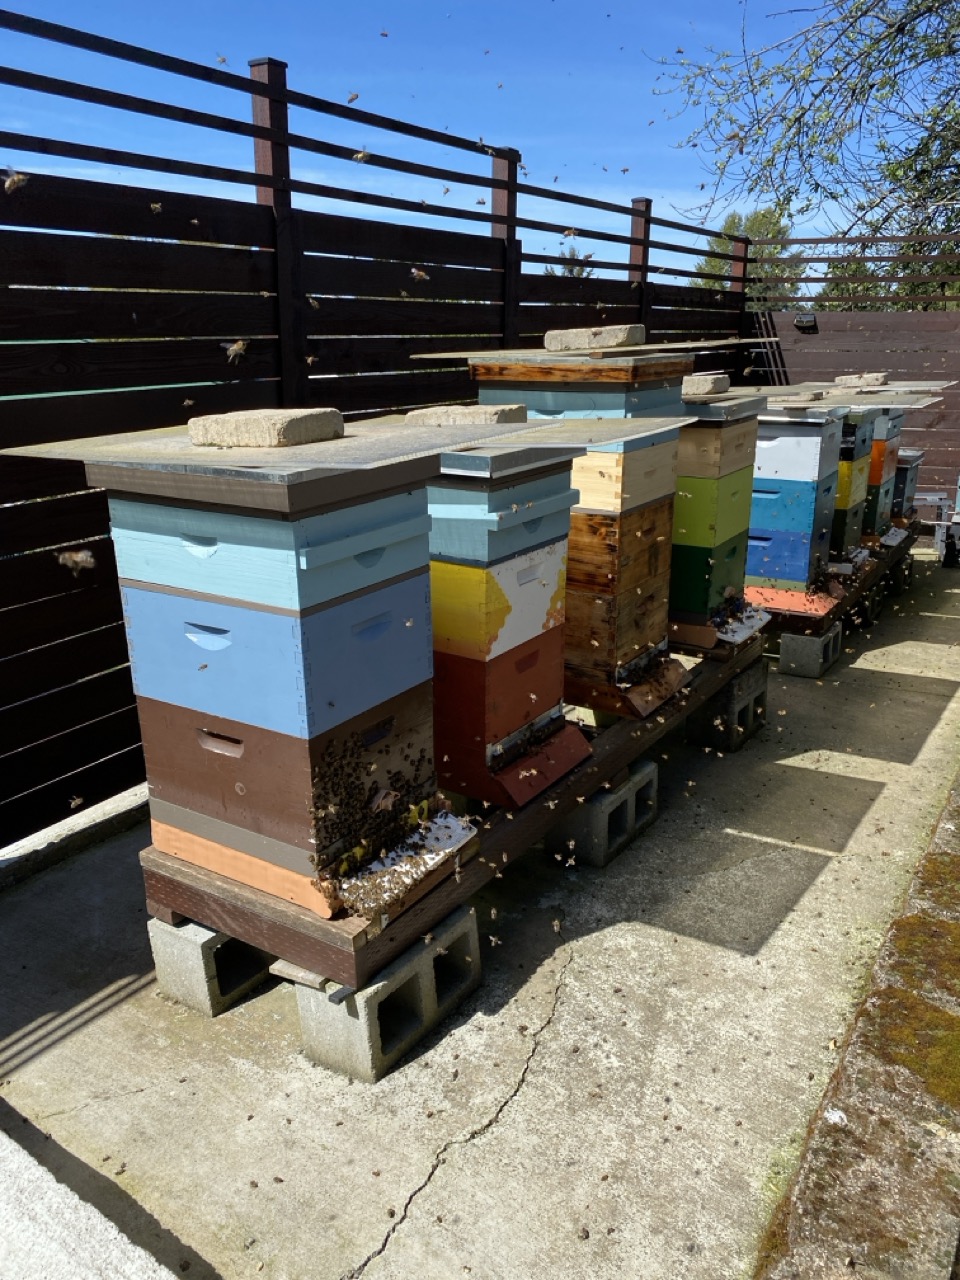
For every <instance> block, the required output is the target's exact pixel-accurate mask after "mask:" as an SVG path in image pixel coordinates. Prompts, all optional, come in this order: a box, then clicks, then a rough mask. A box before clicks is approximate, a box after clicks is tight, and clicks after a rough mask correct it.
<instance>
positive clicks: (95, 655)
mask: <svg viewBox="0 0 960 1280" xmlns="http://www.w3.org/2000/svg"><path fill="white" fill-rule="evenodd" d="M126 661H127V641H126V637H125V635H124V631H123V624H122V623H120V622H117V623H114V624H113V625H111V626H108V627H102V628H101V629H100V630H99V631H88V632H86V634H84V635H82V636H69V637H68V638H67V639H65V640H58V641H56V642H55V643H54V644H48V645H44V647H43V648H41V649H32V650H31V651H30V652H29V653H19V654H17V655H16V656H15V657H12V658H4V659H3V661H2V662H0V705H3V706H10V705H11V704H12V703H13V701H14V699H15V700H16V701H17V702H22V701H23V700H24V699H26V698H37V697H39V696H40V695H41V694H42V693H49V692H50V690H51V689H59V688H61V687H62V686H63V685H67V684H73V682H74V681H75V680H82V679H84V677H85V676H95V675H99V673H100V672H102V671H110V670H112V668H113V667H120V666H123V664H124V663H125V662H126Z"/></svg>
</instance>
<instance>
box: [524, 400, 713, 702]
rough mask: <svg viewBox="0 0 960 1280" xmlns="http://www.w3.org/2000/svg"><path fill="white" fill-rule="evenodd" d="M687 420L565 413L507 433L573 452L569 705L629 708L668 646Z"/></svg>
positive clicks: (538, 446)
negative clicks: (633, 692) (680, 447)
mask: <svg viewBox="0 0 960 1280" xmlns="http://www.w3.org/2000/svg"><path fill="white" fill-rule="evenodd" d="M690 420H691V419H689V418H688V419H681V418H679V417H664V418H659V417H652V416H651V417H647V418H645V419H643V420H640V419H636V420H631V421H629V422H625V421H624V420H623V418H613V419H609V420H607V419H596V418H588V419H576V418H565V419H563V420H562V421H558V422H556V423H552V424H549V425H548V424H543V425H541V424H539V423H533V424H531V426H530V428H529V429H527V430H526V431H523V432H522V433H518V434H515V435H513V436H511V441H510V442H511V445H512V446H513V447H517V448H524V449H527V448H529V449H531V450H536V449H539V450H543V449H545V448H555V447H564V448H568V449H574V450H577V451H578V454H579V456H577V457H576V458H575V459H574V462H573V476H572V484H573V487H574V489H575V490H576V491H577V492H578V493H579V501H578V502H577V504H576V506H574V508H573V511H572V513H571V519H570V554H569V561H568V565H567V591H566V629H565V637H564V639H565V666H566V678H565V686H564V687H565V697H566V699H567V701H568V702H572V703H575V704H576V705H578V706H583V707H591V708H593V709H596V710H605V711H615V712H620V713H623V714H635V713H636V708H634V707H633V704H631V703H630V694H629V693H627V694H626V695H624V690H625V689H627V687H628V686H629V685H631V683H634V682H635V681H637V680H638V679H640V678H641V677H642V675H643V673H644V671H645V669H646V668H647V667H648V666H649V665H650V662H651V659H652V658H654V657H655V656H656V655H658V654H660V653H662V652H663V651H664V650H665V649H666V648H667V605H668V598H669V585H670V553H671V530H672V526H673V503H674V490H675V486H676V473H677V442H678V438H679V432H680V424H681V422H682V421H690ZM665 696H666V695H665Z"/></svg>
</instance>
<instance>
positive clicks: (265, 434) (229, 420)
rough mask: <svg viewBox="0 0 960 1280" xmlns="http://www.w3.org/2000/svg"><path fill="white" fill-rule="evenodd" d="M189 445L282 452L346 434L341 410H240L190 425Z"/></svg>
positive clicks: (209, 417) (203, 418) (199, 420)
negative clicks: (292, 447)
mask: <svg viewBox="0 0 960 1280" xmlns="http://www.w3.org/2000/svg"><path fill="white" fill-rule="evenodd" d="M187 427H188V428H189V431H190V442H191V444H196V445H213V446H216V447H218V448H220V449H283V448H289V446H291V445H295V444H315V443H316V442H317V441H320V440H337V439H339V437H340V436H342V435H343V415H342V414H341V413H340V410H339V409H240V410H239V411H238V412H236V413H208V414H205V415H204V416H203V417H201V418H191V419H190V420H189V422H188V423H187Z"/></svg>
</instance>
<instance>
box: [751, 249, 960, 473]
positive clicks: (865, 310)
mask: <svg viewBox="0 0 960 1280" xmlns="http://www.w3.org/2000/svg"><path fill="white" fill-rule="evenodd" d="M761 246H763V247H765V249H766V251H767V252H769V251H770V250H771V249H773V250H777V251H781V252H782V253H783V254H785V255H786V254H789V255H792V256H793V258H794V261H793V263H792V265H791V267H790V269H789V277H790V278H789V281H788V282H785V281H784V279H783V274H784V272H783V268H782V267H776V268H769V267H764V265H763V263H762V261H761V262H758V261H757V259H756V258H754V259H753V260H752V262H751V270H750V274H749V277H748V287H749V288H750V289H751V290H753V291H757V292H762V290H763V289H764V287H768V288H770V289H771V291H772V292H773V295H774V300H773V301H771V308H772V309H771V311H770V312H769V313H768V314H767V315H766V316H764V317H758V323H760V324H764V325H765V326H766V329H767V331H768V332H770V333H772V334H775V335H776V336H777V337H778V338H779V350H778V351H774V352H772V353H771V356H772V357H774V358H772V360H771V365H770V373H769V380H770V381H771V382H781V381H790V382H802V381H805V380H807V379H826V380H828V381H832V380H833V379H834V378H835V377H836V376H837V375H838V374H842V373H859V372H861V371H863V372H871V373H872V372H878V371H881V370H886V371H888V372H889V373H890V375H891V377H892V378H901V379H919V380H923V379H932V378H943V379H950V378H960V234H958V236H957V237H951V236H947V235H942V234H941V235H934V236H930V237H929V238H927V239H925V240H918V239H916V238H915V237H907V236H887V237H878V236H816V237H812V238H810V239H789V240H783V241H765V240H757V241H755V242H754V250H753V252H754V253H756V249H757V248H759V247H761ZM798 312H803V313H806V315H807V316H809V315H811V314H812V315H813V317H814V322H813V327H812V328H809V327H808V328H803V329H801V328H798V327H797V326H796V325H795V323H794V317H795V316H796V315H797V313H798ZM810 323H811V322H810V321H809V320H807V324H808V325H809V324H810ZM940 394H942V400H941V401H940V403H939V404H937V405H936V406H934V407H933V408H931V409H922V410H913V411H911V412H910V413H908V414H907V419H906V422H907V425H906V428H905V431H904V435H903V443H904V445H906V446H908V447H913V448H921V449H925V450H926V459H925V461H924V465H923V467H922V468H921V471H920V487H921V488H923V489H928V490H946V491H947V492H948V493H949V494H950V495H951V497H952V495H953V494H954V493H955V491H956V488H957V477H958V473H960V386H958V387H954V388H950V389H948V390H946V391H944V392H942V393H940Z"/></svg>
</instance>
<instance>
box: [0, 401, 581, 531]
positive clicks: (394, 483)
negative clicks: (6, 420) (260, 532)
mask: <svg viewBox="0 0 960 1280" xmlns="http://www.w3.org/2000/svg"><path fill="white" fill-rule="evenodd" d="M518 425H519V426H521V427H523V426H524V425H525V424H522V423H521V424H517V423H500V424H496V425H491V424H490V423H481V424H472V425H462V426H444V427H417V426H408V425H407V424H406V423H405V421H404V419H403V418H402V417H400V416H398V415H397V416H394V417H393V418H391V419H387V420H384V419H382V418H375V419H369V420H367V421H363V422H353V423H348V424H347V427H346V431H345V434H344V435H343V437H342V438H340V439H337V440H325V441H322V442H319V443H317V444H308V445H294V446H292V447H289V448H281V449H246V448H237V449H219V448H211V447H205V446H200V447H198V446H196V445H194V444H191V442H190V437H189V434H188V431H187V428H186V426H178V427H165V428H162V429H160V430H156V431H137V432H127V433H124V434H122V435H105V436H94V437H89V438H84V439H79V440H64V441H54V442H52V443H49V444H38V445H26V446H22V447H20V448H16V449H10V450H4V451H3V452H6V453H10V454H14V455H20V456H27V457H34V458H54V459H67V460H70V461H79V462H83V463H84V464H85V465H86V467H87V479H88V481H89V483H90V484H93V485H97V486H99V487H102V488H105V489H109V490H111V491H114V492H133V493H142V494H150V495H154V496H157V497H166V498H170V499H178V498H179V499H183V500H188V501H194V502H201V503H210V504H212V505H217V504H220V505H233V506H241V507H252V508H255V509H261V510H264V511H271V512H275V513H277V514H281V515H284V514H286V515H294V514H301V513H303V512H304V511H306V510H313V509H317V508H318V507H322V506H335V505H338V504H340V503H344V502H351V501H357V500H358V499H362V498H363V497H365V496H367V495H369V496H373V495H375V494H376V493H378V492H382V491H386V490H390V489H395V488H399V487H402V486H403V485H407V484H421V483H423V482H424V481H425V480H427V479H429V478H430V477H432V476H436V475H438V474H439V473H440V457H441V454H442V453H444V452H445V451H452V450H456V449H461V448H467V447H470V446H471V445H481V444H483V443H485V442H486V443H491V442H496V443H501V442H502V440H503V437H506V436H509V435H510V434H511V433H512V432H514V431H515V430H516V429H517V426H518ZM560 443H564V442H560ZM566 456H572V455H571V454H569V452H568V453H567V455H566ZM538 465H540V466H543V465H545V464H544V462H543V461H540V462H539V464H538Z"/></svg>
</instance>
